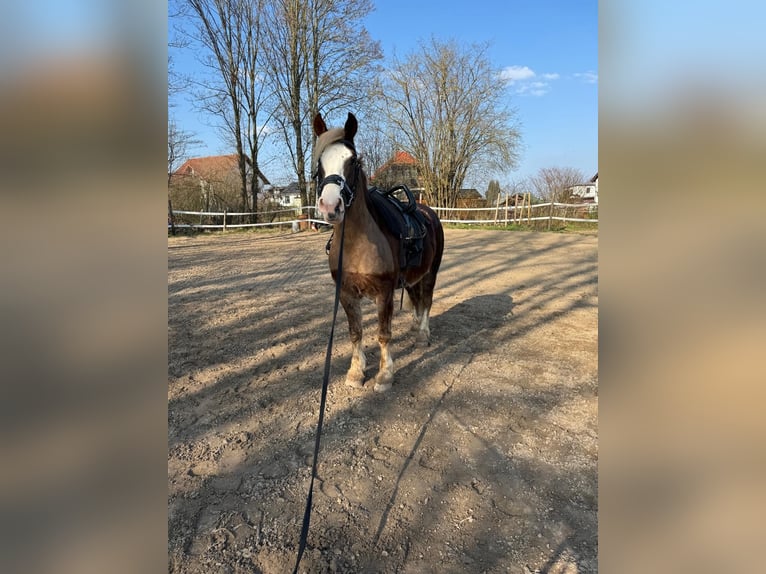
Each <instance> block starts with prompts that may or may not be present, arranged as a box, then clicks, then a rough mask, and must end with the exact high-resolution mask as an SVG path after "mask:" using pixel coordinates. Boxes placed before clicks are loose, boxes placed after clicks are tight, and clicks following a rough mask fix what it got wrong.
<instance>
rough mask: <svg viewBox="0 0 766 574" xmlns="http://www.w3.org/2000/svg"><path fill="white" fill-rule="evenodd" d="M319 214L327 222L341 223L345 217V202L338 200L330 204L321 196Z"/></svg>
mask: <svg viewBox="0 0 766 574" xmlns="http://www.w3.org/2000/svg"><path fill="white" fill-rule="evenodd" d="M317 207H318V208H319V214H320V215H321V216H322V217H323V218H324V220H325V221H326V222H327V223H339V222H340V221H341V220H342V219H343V211H344V210H343V202H342V201H340V200H338V201H336V202H335V205H334V206H333V205H328V203H327V202H325V201H324V200H323V199H322V198H321V197H320V198H319V205H318V206H317Z"/></svg>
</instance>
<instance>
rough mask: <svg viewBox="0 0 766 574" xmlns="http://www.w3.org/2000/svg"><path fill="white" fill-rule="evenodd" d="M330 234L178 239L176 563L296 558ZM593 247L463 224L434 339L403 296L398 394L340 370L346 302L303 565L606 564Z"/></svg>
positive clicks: (554, 567) (451, 244)
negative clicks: (360, 384) (417, 331)
mask: <svg viewBox="0 0 766 574" xmlns="http://www.w3.org/2000/svg"><path fill="white" fill-rule="evenodd" d="M327 238H328V234H327V233H312V232H302V233H298V234H283V235H273V236H269V235H265V234H250V233H232V234H222V235H221V234H218V235H210V236H205V235H203V236H197V237H171V238H169V239H168V269H169V270H168V315H169V324H168V342H169V358H168V360H169V365H168V425H169V428H168V497H169V498H168V512H169V515H168V537H169V548H168V553H169V566H168V568H169V571H170V572H188V573H192V572H193V573H203V572H204V573H219V572H220V573H224V572H227V573H240V572H262V573H266V574H271V573H283V572H291V571H292V568H293V565H294V562H295V557H296V551H297V547H298V540H299V535H300V527H301V522H302V518H303V510H304V506H305V501H306V494H307V491H308V483H309V477H310V472H311V461H312V453H313V446H314V436H315V430H316V423H317V417H318V407H319V397H320V390H321V384H322V372H323V364H324V354H325V349H326V345H327V339H328V336H329V332H330V322H331V318H332V305H333V295H334V287H333V283H332V279H331V278H330V274H329V271H328V269H327V259H326V256H325V254H324V245H325V242H326V240H327ZM597 245H598V238H597V236H596V235H583V234H556V233H536V232H498V231H482V230H478V229H477V230H455V229H451V230H446V247H445V255H444V261H443V263H442V268H441V271H440V274H439V278H438V281H437V285H436V291H435V295H434V299H435V300H434V306H433V308H432V313H431V316H432V319H431V335H432V342H431V346H430V347H427V348H420V347H416V346H415V345H414V342H415V341H414V334H413V333H410V332H409V330H408V329H409V325H410V316H409V313H407V312H405V311H397V314H396V316H395V318H394V325H393V328H394V332H393V340H392V347H391V348H392V353H393V356H394V360H395V368H396V369H397V371H396V378H395V381H394V386H393V388H392V390H391V391H389V392H388V393H384V394H379V393H375V392H373V390H372V388H371V384H365V387H364V388H363V389H361V390H355V389H352V388H349V387H346V386H345V385H344V384H343V378H344V375H345V371H346V369H347V368H348V365H349V361H350V349H351V346H350V342H349V338H348V328H347V323H346V319H345V315H344V314H343V310H342V309H341V310H340V312H339V315H338V325H337V328H336V338H335V345H334V352H333V363H332V372H331V383H330V388H329V395H328V404H327V411H326V415H325V427H324V433H323V435H322V450H321V452H320V456H319V460H320V462H319V478H320V480H319V482H318V483H317V484H316V485H315V493H314V505H313V514H312V519H311V530H310V534H309V543H308V544H309V546H308V549H307V551H306V554H305V555H304V557H303V560H302V562H301V568H300V571H301V572H309V573H315V572H381V573H394V572H401V573H461V572H465V573H479V572H492V573H496V572H511V573H519V574H527V573H532V572H541V573H551V574H553V573H568V574H573V573H585V572H596V571H597V553H598V547H597V511H598V507H597V498H598V497H597V460H598V424H597V409H598V362H597V355H598V346H597V339H598V308H597V307H598V282H597V276H598V251H597ZM397 298H398V292H397ZM363 308H364V310H365V322H364V325H365V339H364V342H365V348H366V352H367V358H368V369H367V376H368V378H371V377H372V376H374V374H375V372H376V371H377V365H378V359H379V351H378V347H377V343H376V339H375V331H376V325H375V314H374V309H373V305H372V303H371V302H368V303H365V304H364V307H363Z"/></svg>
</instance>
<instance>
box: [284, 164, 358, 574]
mask: <svg viewBox="0 0 766 574" xmlns="http://www.w3.org/2000/svg"><path fill="white" fill-rule="evenodd" d="M325 179H326V178H325ZM352 199H353V198H352ZM345 234H346V218H345V217H344V218H343V221H342V222H341V227H340V254H339V256H338V276H337V279H336V280H335V303H334V304H333V311H332V327H331V328H330V340H329V341H328V342H327V352H326V354H325V359H324V378H323V379H322V398H321V400H320V402H319V421H318V422H317V432H316V442H315V443H314V462H313V463H312V465H311V482H310V483H309V494H308V497H307V498H306V511H305V512H304V513H303V526H302V527H301V538H300V542H299V543H298V557H297V559H296V560H295V568H294V569H293V574H297V573H298V565H299V564H300V563H301V558H302V557H303V552H304V550H306V541H307V539H308V534H309V523H310V522H311V503H312V500H313V496H314V479H315V478H316V477H317V461H318V459H319V441H320V439H321V438H322V424H323V423H324V409H325V404H326V403H327V387H328V386H329V383H330V357H331V356H332V340H333V337H334V336H335V319H336V317H337V315H338V303H339V302H340V286H341V283H342V282H343V238H344V236H345Z"/></svg>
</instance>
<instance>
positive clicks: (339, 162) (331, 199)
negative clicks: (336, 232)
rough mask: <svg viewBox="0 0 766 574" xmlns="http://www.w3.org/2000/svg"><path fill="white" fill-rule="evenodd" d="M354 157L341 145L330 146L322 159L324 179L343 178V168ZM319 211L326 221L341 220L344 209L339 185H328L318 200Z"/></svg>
mask: <svg viewBox="0 0 766 574" xmlns="http://www.w3.org/2000/svg"><path fill="white" fill-rule="evenodd" d="M352 157H354V153H353V152H352V151H351V150H350V149H348V148H347V147H346V146H345V145H343V144H341V143H337V144H332V145H330V146H328V147H327V149H326V150H325V151H324V152H323V153H322V157H321V162H322V168H323V170H324V177H327V176H328V175H340V176H341V177H343V166H344V165H346V162H347V161H348V160H349V159H351V158H352ZM317 210H318V211H319V213H320V215H321V216H322V217H323V218H324V220H325V221H335V220H336V219H338V220H339V219H341V217H342V215H343V211H344V207H343V199H342V198H341V194H340V186H339V185H336V184H334V183H328V184H327V185H325V186H324V188H323V189H322V195H320V196H319V197H318V198H317Z"/></svg>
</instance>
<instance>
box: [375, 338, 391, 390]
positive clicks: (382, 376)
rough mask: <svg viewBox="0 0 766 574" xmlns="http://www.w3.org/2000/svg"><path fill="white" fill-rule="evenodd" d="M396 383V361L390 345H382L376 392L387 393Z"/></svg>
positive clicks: (376, 378)
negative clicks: (389, 347) (390, 350)
mask: <svg viewBox="0 0 766 574" xmlns="http://www.w3.org/2000/svg"><path fill="white" fill-rule="evenodd" d="M393 382H394V359H393V357H391V353H390V352H389V350H388V343H386V344H381V345H380V369H379V370H378V376H377V377H375V390H376V391H377V392H379V393H382V392H384V391H387V390H388V389H390V388H391V385H392V384H393Z"/></svg>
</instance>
